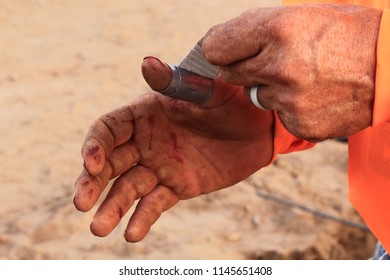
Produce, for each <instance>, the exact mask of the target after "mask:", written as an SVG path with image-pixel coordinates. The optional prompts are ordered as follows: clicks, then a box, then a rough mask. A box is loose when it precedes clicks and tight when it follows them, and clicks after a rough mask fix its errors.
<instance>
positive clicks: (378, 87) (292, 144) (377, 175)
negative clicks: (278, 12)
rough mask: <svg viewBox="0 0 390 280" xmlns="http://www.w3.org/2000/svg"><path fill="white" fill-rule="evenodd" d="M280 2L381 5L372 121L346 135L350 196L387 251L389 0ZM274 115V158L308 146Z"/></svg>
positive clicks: (389, 243)
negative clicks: (350, 134) (370, 123)
mask: <svg viewBox="0 0 390 280" xmlns="http://www.w3.org/2000/svg"><path fill="white" fill-rule="evenodd" d="M283 2H284V3H283V4H298V3H305V2H307V3H309V2H310V3H312V2H322V3H344V4H355V5H365V6H370V7H374V8H378V9H382V10H384V11H383V15H382V20H381V25H380V29H379V37H378V45H377V67H376V80H375V99H374V111H373V122H372V125H371V126H370V127H369V128H367V129H365V130H362V131H360V132H358V133H356V134H354V135H352V136H350V137H349V139H348V149H349V163H348V177H349V199H350V201H351V202H352V204H353V205H354V207H355V208H356V209H357V211H358V212H359V213H360V215H361V216H362V218H363V219H364V220H365V222H366V223H367V225H368V227H369V228H370V229H371V231H372V233H373V234H374V235H375V236H376V237H377V239H378V240H379V241H380V242H381V243H382V245H383V247H384V248H385V249H386V250H387V252H390V0H374V1H368V0H355V1H353V0H351V1H348V0H333V1H313V0H309V1H306V0H301V1H299V0H285V1H283ZM275 116H276V122H275V138H274V159H275V158H276V155H277V154H280V153H288V152H293V151H298V150H303V149H306V148H310V147H311V146H313V144H310V143H308V142H306V141H303V140H300V139H297V138H296V137H294V136H293V135H291V134H290V133H288V132H287V131H286V130H285V129H284V127H283V125H282V124H281V123H280V120H279V119H278V118H277V115H276V114H275Z"/></svg>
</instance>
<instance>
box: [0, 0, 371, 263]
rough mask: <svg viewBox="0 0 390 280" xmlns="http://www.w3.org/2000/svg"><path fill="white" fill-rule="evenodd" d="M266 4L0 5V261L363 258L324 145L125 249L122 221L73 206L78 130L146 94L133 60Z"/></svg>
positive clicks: (173, 52)
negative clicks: (104, 232)
mask: <svg viewBox="0 0 390 280" xmlns="http://www.w3.org/2000/svg"><path fill="white" fill-rule="evenodd" d="M227 3H228V4H227ZM278 3H279V1H250V0H231V1H228V2H227V1H222V0H214V1H195V0H188V1H178V0H176V1H175V0H165V1H154V0H153V1H152V0H144V1H135V0H115V1H105V0H84V1H78V0H50V1H49V0H13V1H8V0H0V114H1V120H2V121H1V122H0V130H1V131H2V132H3V133H2V136H1V138H0V159H1V160H0V259H367V258H369V257H370V256H371V254H372V253H373V248H374V245H375V239H374V238H373V237H372V236H371V234H370V233H369V232H367V231H365V229H364V228H363V229H362V228H358V227H356V226H359V225H363V222H362V220H361V219H360V217H359V215H358V214H357V213H356V212H355V211H354V209H353V208H352V206H351V205H350V203H349V202H348V198H347V196H348V187H347V175H346V170H347V144H345V143H341V142H337V141H327V142H324V143H321V144H319V145H317V146H316V147H315V148H314V149H312V150H310V151H306V152H302V153H295V154H290V155H285V156H281V157H279V159H278V160H277V161H276V162H275V164H273V165H272V166H269V167H267V168H265V169H263V170H261V171H259V172H258V173H256V174H254V175H253V176H251V177H250V178H248V179H247V180H245V181H243V182H241V183H239V184H237V185H236V186H234V187H232V188H229V189H226V190H223V191H220V192H217V193H213V194H210V195H206V196H202V197H199V198H196V199H192V200H188V201H182V202H180V203H179V204H178V205H177V206H175V207H174V208H173V209H171V210H170V211H168V212H167V213H164V215H163V216H162V217H161V219H160V220H159V221H158V222H157V224H156V225H155V226H154V227H153V229H152V231H151V232H150V234H149V236H148V237H147V238H146V239H145V240H143V241H142V242H140V243H138V244H129V243H126V242H125V240H124V239H123V237H122V232H123V229H124V227H125V225H126V222H123V223H122V224H120V225H119V226H118V228H117V229H116V230H115V231H114V232H113V233H112V234H111V235H110V236H108V237H106V238H98V237H95V236H93V235H92V234H91V233H90V231H89V223H90V221H91V219H92V215H93V211H91V212H89V213H79V212H78V211H76V209H75V208H74V207H73V205H72V193H73V185H74V181H75V179H76V177H77V176H78V173H79V171H80V168H81V166H82V161H81V157H80V147H81V143H82V142H83V139H84V136H85V133H86V131H87V129H88V127H89V125H90V124H91V122H92V121H93V120H94V119H95V118H96V117H98V116H99V115H101V114H103V113H105V112H107V111H109V110H112V109H113V108H115V107H117V106H119V105H121V104H123V103H126V102H128V101H131V100H133V99H135V98H136V97H137V96H139V95H141V94H142V93H144V92H145V91H146V90H147V85H146V83H145V82H144V81H143V79H142V76H141V72H140V64H141V62H142V59H143V57H145V56H147V55H155V56H158V57H160V58H162V59H164V60H165V61H167V62H171V63H178V62H179V61H180V60H181V59H182V58H183V56H185V54H186V53H187V52H188V50H189V49H190V48H191V47H192V46H193V45H194V43H195V42H196V41H197V40H198V39H199V38H201V37H202V35H203V34H204V33H205V32H206V31H207V30H208V28H209V27H211V26H212V25H214V24H217V23H220V22H223V21H225V20H228V19H229V18H232V17H234V16H236V15H238V14H240V13H241V12H242V11H244V10H246V9H248V8H252V7H258V6H266V5H271V4H272V5H277V4H278ZM307 208H309V209H307ZM324 213H325V214H326V215H330V216H331V219H329V217H328V216H326V215H325V216H326V217H324ZM334 217H336V218H337V219H341V218H342V219H344V220H347V221H348V222H353V224H352V225H350V224H349V225H346V224H344V223H341V222H340V221H339V220H337V221H334V220H332V219H333V218H334ZM344 220H343V222H345V221H344ZM356 224H357V225H356Z"/></svg>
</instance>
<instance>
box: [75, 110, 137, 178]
mask: <svg viewBox="0 0 390 280" xmlns="http://www.w3.org/2000/svg"><path fill="white" fill-rule="evenodd" d="M132 133H133V114H132V112H131V110H130V108H129V107H128V106H123V107H120V108H118V109H116V110H114V111H112V112H110V113H108V114H105V115H103V116H101V117H100V118H98V119H97V120H96V121H95V122H94V123H93V124H92V126H91V128H90V129H89V131H88V134H87V137H86V139H85V141H84V144H83V146H82V149H81V154H82V157H83V159H84V166H85V168H86V170H87V171H88V173H89V174H90V175H97V174H99V173H100V172H101V171H102V170H103V168H104V166H105V164H106V159H107V158H108V157H109V156H110V154H111V152H112V151H113V150H114V148H115V147H116V146H118V145H121V144H123V143H124V142H126V141H128V140H129V139H130V137H131V136H132Z"/></svg>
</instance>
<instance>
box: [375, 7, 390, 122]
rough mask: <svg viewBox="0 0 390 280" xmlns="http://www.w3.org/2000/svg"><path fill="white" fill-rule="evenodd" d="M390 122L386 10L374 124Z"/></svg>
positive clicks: (389, 40) (379, 46)
mask: <svg viewBox="0 0 390 280" xmlns="http://www.w3.org/2000/svg"><path fill="white" fill-rule="evenodd" d="M383 122H390V10H384V11H383V15H382V21H381V25H380V28H379V35H378V44H377V64H376V78H375V100H374V113H373V119H372V126H377V125H379V124H381V123H383Z"/></svg>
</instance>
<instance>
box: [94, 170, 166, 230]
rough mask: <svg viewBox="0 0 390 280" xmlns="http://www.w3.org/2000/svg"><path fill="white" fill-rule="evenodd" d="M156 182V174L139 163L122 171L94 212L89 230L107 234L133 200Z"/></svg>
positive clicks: (149, 190)
mask: <svg viewBox="0 0 390 280" xmlns="http://www.w3.org/2000/svg"><path fill="white" fill-rule="evenodd" d="M157 182H158V181H157V177H156V175H155V174H154V173H153V172H152V171H151V170H150V169H148V168H146V167H143V166H140V165H138V166H135V167H133V168H132V169H130V170H129V171H128V172H126V173H124V174H123V175H122V176H120V177H119V178H118V179H117V180H116V181H115V183H114V184H113V186H112V188H111V190H110V191H109V193H108V194H107V197H106V198H105V200H104V201H103V203H102V204H101V206H100V207H99V209H98V211H97V212H96V214H95V217H94V219H93V222H92V224H91V231H92V232H93V233H94V234H95V235H97V236H106V235H108V234H109V233H110V232H111V231H112V230H113V229H114V228H115V227H116V226H117V225H118V223H119V221H120V220H121V219H122V217H123V216H124V215H125V214H126V213H127V211H128V210H129V209H130V207H131V206H132V205H133V203H134V201H136V200H137V199H139V198H141V197H143V196H145V195H147V194H148V193H149V192H151V191H152V190H153V188H154V187H155V186H156V185H157Z"/></svg>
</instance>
